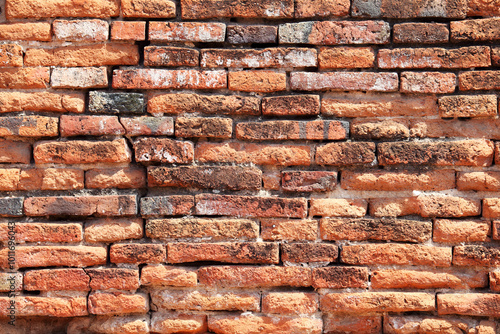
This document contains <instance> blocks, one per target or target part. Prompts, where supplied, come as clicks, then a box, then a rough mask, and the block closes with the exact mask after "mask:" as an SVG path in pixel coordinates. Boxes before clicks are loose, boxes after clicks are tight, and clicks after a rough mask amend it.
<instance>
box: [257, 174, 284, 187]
mask: <svg viewBox="0 0 500 334" xmlns="http://www.w3.org/2000/svg"><path fill="white" fill-rule="evenodd" d="M280 187H281V174H280V172H278V171H271V172H264V173H263V174H262V188H263V189H266V190H280Z"/></svg>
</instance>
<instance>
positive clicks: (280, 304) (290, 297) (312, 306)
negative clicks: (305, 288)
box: [262, 292, 319, 314]
mask: <svg viewBox="0 0 500 334" xmlns="http://www.w3.org/2000/svg"><path fill="white" fill-rule="evenodd" d="M318 307H319V302H318V295H317V294H315V293H303V292H270V293H268V294H266V295H264V296H263V297H262V312H263V313H276V314H313V313H316V312H317V310H318Z"/></svg>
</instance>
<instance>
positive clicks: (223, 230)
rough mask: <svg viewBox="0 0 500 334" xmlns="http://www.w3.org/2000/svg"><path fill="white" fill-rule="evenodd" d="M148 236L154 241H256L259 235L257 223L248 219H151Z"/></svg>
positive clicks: (148, 224) (147, 229)
mask: <svg viewBox="0 0 500 334" xmlns="http://www.w3.org/2000/svg"><path fill="white" fill-rule="evenodd" d="M146 235H147V236H148V237H149V238H152V239H162V240H172V241H177V240H179V239H182V240H186V239H194V240H210V241H227V240H241V239H244V240H245V239H246V240H256V239H257V237H258V235H259V227H258V225H257V223H255V222H254V221H252V220H247V219H206V218H182V219H172V218H169V219H149V220H148V222H147V224H146Z"/></svg>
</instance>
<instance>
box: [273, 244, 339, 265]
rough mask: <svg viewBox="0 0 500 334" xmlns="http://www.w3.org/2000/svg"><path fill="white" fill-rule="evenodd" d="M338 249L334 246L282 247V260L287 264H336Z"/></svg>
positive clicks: (296, 245) (293, 245) (287, 245)
mask: <svg viewBox="0 0 500 334" xmlns="http://www.w3.org/2000/svg"><path fill="white" fill-rule="evenodd" d="M337 256H338V247H337V246H336V245H332V244H319V243H292V244H282V245H281V260H282V261H283V262H285V263H289V262H291V263H313V262H320V263H325V262H335V261H336V260H337Z"/></svg>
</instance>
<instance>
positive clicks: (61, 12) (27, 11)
mask: <svg viewBox="0 0 500 334" xmlns="http://www.w3.org/2000/svg"><path fill="white" fill-rule="evenodd" d="M119 14H120V2H119V0H89V1H86V2H80V3H75V2H74V1H70V0H55V1H52V2H50V3H47V2H46V1H42V0H36V1H33V0H9V1H8V3H7V8H6V15H7V19H9V20H11V19H13V18H20V19H26V18H45V17H47V18H48V17H102V18H104V17H110V16H118V15H119Z"/></svg>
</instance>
